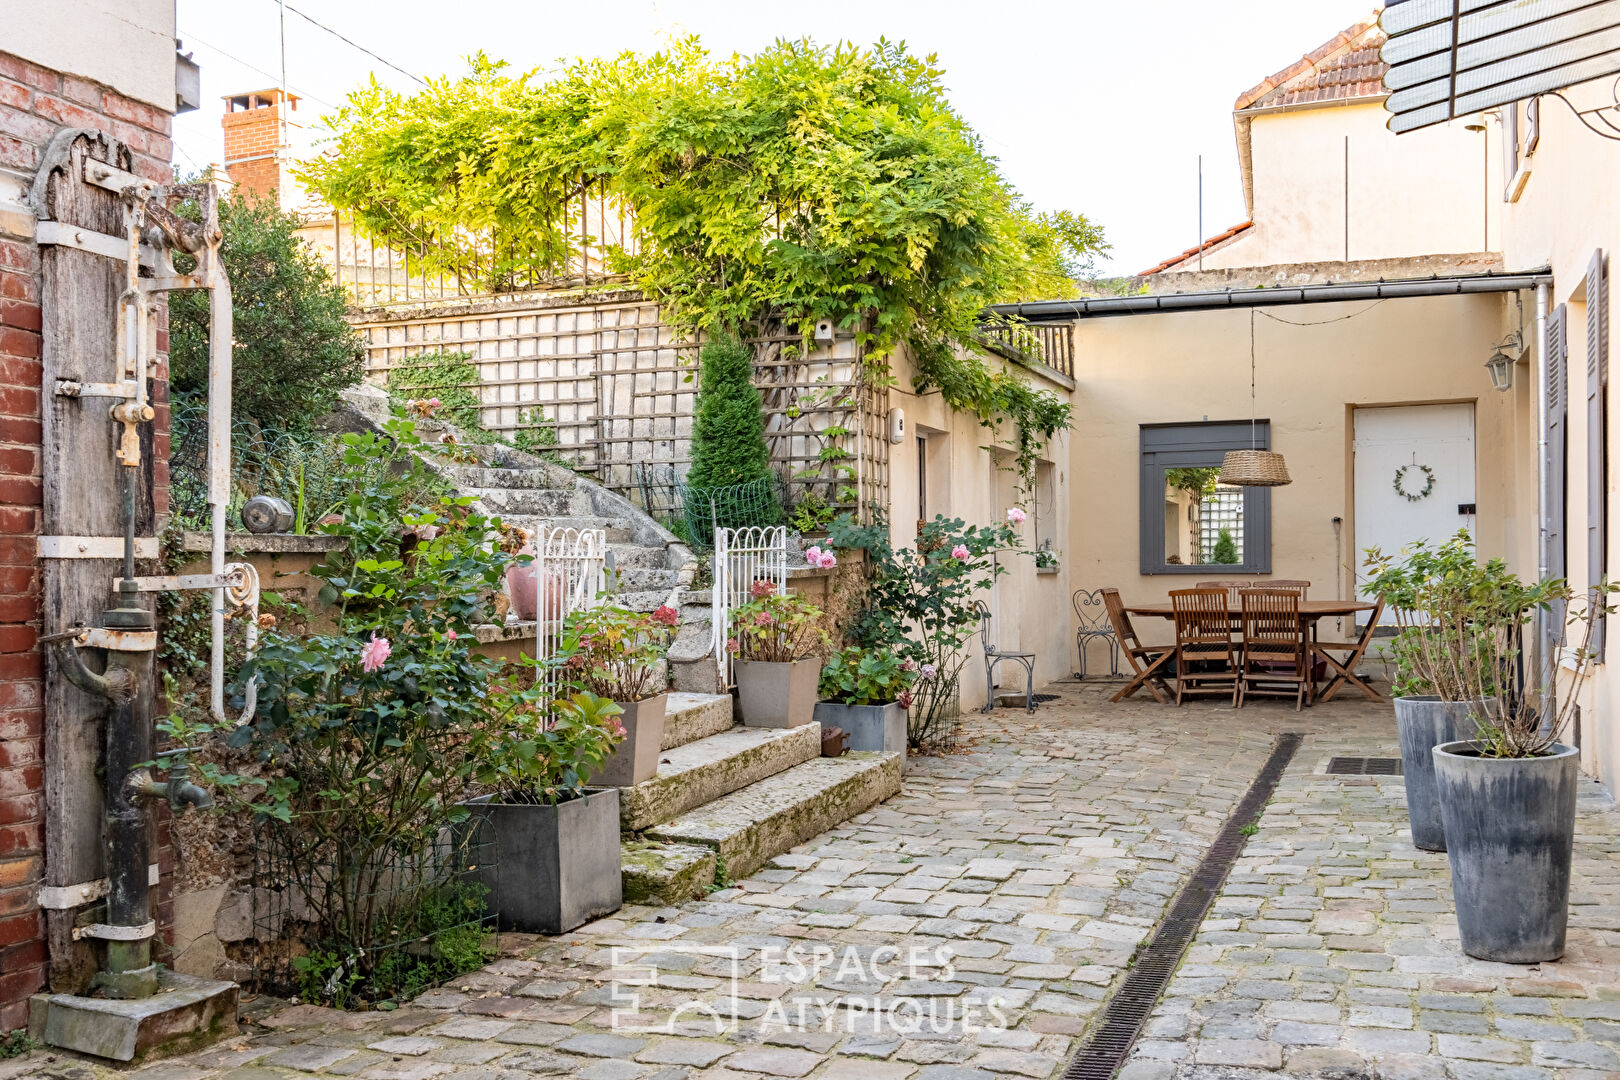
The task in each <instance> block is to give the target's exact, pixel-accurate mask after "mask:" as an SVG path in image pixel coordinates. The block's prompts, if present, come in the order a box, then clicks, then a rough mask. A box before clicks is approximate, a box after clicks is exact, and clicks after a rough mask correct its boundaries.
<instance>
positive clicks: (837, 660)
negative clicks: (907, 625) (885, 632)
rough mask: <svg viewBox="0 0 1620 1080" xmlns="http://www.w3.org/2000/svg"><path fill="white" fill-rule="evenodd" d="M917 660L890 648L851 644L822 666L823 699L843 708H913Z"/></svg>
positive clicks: (828, 658) (830, 657)
mask: <svg viewBox="0 0 1620 1080" xmlns="http://www.w3.org/2000/svg"><path fill="white" fill-rule="evenodd" d="M916 681H917V661H915V660H911V659H907V658H905V657H903V656H901V654H900V653H898V652H895V651H893V650H889V649H863V648H861V647H860V646H859V645H851V646H850V647H849V648H847V649H843V650H840V651H839V652H835V653H833V654H832V655H831V656H829V657H827V661H826V663H824V664H823V665H822V667H821V686H820V691H821V696H822V698H823V700H826V701H836V702H839V703H840V704H843V705H888V704H889V703H891V702H895V701H898V702H899V703H900V704H901V706H903V707H904V708H907V709H909V708H911V687H912V684H914V683H915V682H916Z"/></svg>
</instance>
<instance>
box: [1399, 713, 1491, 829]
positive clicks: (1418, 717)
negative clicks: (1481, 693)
mask: <svg viewBox="0 0 1620 1080" xmlns="http://www.w3.org/2000/svg"><path fill="white" fill-rule="evenodd" d="M1472 707H1473V705H1472V703H1470V702H1467V701H1441V700H1440V699H1439V698H1437V697H1433V696H1429V695H1425V696H1422V697H1403V698H1396V699H1395V730H1396V732H1397V733H1398V734H1399V735H1400V740H1401V773H1402V774H1403V776H1404V777H1405V779H1406V816H1407V818H1408V819H1409V820H1410V821H1411V823H1412V845H1413V846H1414V847H1416V848H1418V849H1420V850H1422V851H1444V850H1446V831H1445V825H1444V823H1443V822H1442V821H1441V818H1440V789H1439V788H1438V787H1437V786H1436V781H1435V778H1434V748H1435V747H1437V746H1439V745H1440V744H1441V743H1449V742H1455V741H1457V740H1458V739H1460V738H1462V736H1463V734H1464V733H1465V732H1472V731H1473V730H1474V721H1473V720H1472V719H1471V715H1470V714H1471V710H1472Z"/></svg>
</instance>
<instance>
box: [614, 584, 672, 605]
mask: <svg viewBox="0 0 1620 1080" xmlns="http://www.w3.org/2000/svg"><path fill="white" fill-rule="evenodd" d="M669 593H670V590H669V589H668V588H664V589H633V590H629V591H626V592H617V593H614V594H613V602H614V603H615V604H618V605H619V606H620V607H622V608H628V609H629V610H631V611H656V610H658V609H659V608H660V607H663V606H664V605H665V604H667V603H669Z"/></svg>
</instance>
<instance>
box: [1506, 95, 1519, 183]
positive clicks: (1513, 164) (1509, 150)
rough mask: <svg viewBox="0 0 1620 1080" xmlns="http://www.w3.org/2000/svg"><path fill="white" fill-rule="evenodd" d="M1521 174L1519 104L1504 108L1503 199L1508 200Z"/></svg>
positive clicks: (1513, 103) (1511, 104)
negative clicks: (1514, 181)
mask: <svg viewBox="0 0 1620 1080" xmlns="http://www.w3.org/2000/svg"><path fill="white" fill-rule="evenodd" d="M1518 174H1519V103H1518V102H1517V101H1515V102H1512V103H1510V104H1507V105H1504V106H1502V184H1503V188H1502V199H1503V201H1506V200H1507V197H1508V192H1510V191H1512V190H1513V178H1514V177H1515V176H1517V175H1518Z"/></svg>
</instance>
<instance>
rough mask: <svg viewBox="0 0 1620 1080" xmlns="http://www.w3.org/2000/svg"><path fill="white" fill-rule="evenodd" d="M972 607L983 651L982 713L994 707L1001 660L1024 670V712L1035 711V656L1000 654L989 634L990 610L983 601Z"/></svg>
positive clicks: (993, 637) (978, 601)
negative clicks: (997, 672)
mask: <svg viewBox="0 0 1620 1080" xmlns="http://www.w3.org/2000/svg"><path fill="white" fill-rule="evenodd" d="M973 606H974V608H975V609H977V611H978V612H979V644H980V646H982V647H983V649H984V690H985V701H984V709H983V710H981V711H983V712H989V711H990V710H991V709H993V708H995V707H996V668H997V667H999V666H1000V664H1001V662H1002V661H1003V660H1011V661H1013V662H1014V663H1015V664H1020V665H1022V666H1023V669H1024V709H1025V711H1026V712H1030V713H1033V712H1034V711H1035V654H1034V653H1032V652H1002V651H1001V649H1000V647H998V646H997V645H996V641H995V635H994V634H993V633H991V615H990V608H989V607H988V606H986V605H985V602H984V601H983V600H975V601H973Z"/></svg>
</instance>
